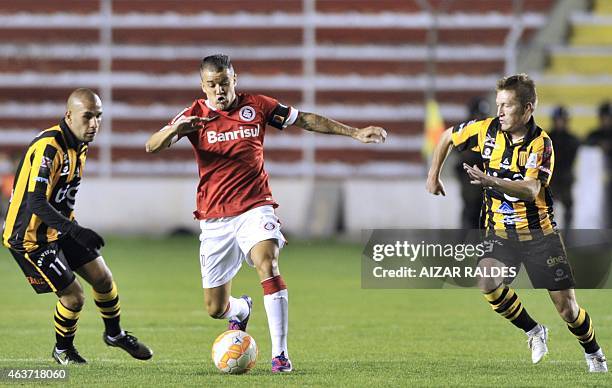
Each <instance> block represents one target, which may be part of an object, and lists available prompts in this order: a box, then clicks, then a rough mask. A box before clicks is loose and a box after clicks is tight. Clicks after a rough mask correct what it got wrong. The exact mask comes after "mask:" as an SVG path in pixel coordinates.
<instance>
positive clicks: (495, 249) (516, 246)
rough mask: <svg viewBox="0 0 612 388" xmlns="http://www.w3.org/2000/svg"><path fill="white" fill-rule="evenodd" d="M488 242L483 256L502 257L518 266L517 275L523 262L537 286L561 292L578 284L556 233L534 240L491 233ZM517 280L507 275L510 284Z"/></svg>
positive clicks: (507, 263) (532, 282) (509, 264)
mask: <svg viewBox="0 0 612 388" xmlns="http://www.w3.org/2000/svg"><path fill="white" fill-rule="evenodd" d="M485 242H486V244H485V246H487V248H489V249H487V251H486V253H485V254H484V256H483V257H482V258H485V257H490V258H493V259H496V260H499V261H501V262H502V263H503V264H504V265H506V266H507V267H511V268H515V273H517V274H518V271H519V270H520V268H521V264H523V265H524V266H525V270H526V271H527V275H528V276H529V280H531V284H532V285H533V287H534V288H545V289H547V290H551V291H558V290H566V289H568V288H573V287H574V286H575V285H576V283H575V281H574V274H573V272H572V267H571V266H570V264H569V261H568V259H567V253H566V252H565V246H564V245H563V242H562V241H561V236H559V234H558V233H556V232H555V233H552V234H549V235H546V236H543V237H540V238H537V239H534V240H530V241H513V240H507V239H503V238H500V237H497V236H491V237H488V238H486V239H485ZM513 280H514V278H506V279H504V283H506V284H509V283H511V282H512V281H513Z"/></svg>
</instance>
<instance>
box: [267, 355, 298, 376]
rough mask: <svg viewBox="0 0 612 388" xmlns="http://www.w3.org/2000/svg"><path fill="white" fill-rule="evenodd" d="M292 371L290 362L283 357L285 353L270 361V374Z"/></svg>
mask: <svg viewBox="0 0 612 388" xmlns="http://www.w3.org/2000/svg"><path fill="white" fill-rule="evenodd" d="M292 369H293V368H292V366H291V360H290V359H288V358H287V357H285V352H282V353H281V354H279V355H278V356H276V357H274V358H273V359H272V373H287V372H291V370H292Z"/></svg>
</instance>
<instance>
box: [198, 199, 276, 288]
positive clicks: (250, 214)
mask: <svg viewBox="0 0 612 388" xmlns="http://www.w3.org/2000/svg"><path fill="white" fill-rule="evenodd" d="M280 226H281V224H280V221H279V219H278V217H277V216H276V214H274V208H273V207H272V206H271V205H266V206H260V207H256V208H253V209H251V210H248V211H246V212H244V213H242V214H240V215H238V216H235V217H223V218H215V219H209V220H201V221H200V228H201V229H202V234H200V269H201V271H202V286H203V287H204V288H214V287H219V286H222V285H223V284H225V283H227V282H229V281H230V280H232V279H233V278H234V276H236V274H237V273H238V271H239V270H240V267H241V266H242V261H243V260H245V261H246V262H247V263H248V264H249V265H250V266H251V267H253V266H254V265H253V262H252V261H251V257H250V251H251V248H253V246H254V245H255V244H257V243H258V242H260V241H264V240H270V239H276V240H277V241H278V247H279V248H282V247H283V246H284V245H285V237H284V236H283V234H282V233H281V231H280Z"/></svg>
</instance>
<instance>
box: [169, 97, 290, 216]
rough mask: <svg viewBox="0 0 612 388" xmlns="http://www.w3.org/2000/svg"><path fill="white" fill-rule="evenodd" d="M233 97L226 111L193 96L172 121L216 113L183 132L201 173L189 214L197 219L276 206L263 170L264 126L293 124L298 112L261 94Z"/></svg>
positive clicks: (277, 126)
mask: <svg viewBox="0 0 612 388" xmlns="http://www.w3.org/2000/svg"><path fill="white" fill-rule="evenodd" d="M236 100H237V103H236V105H235V106H234V107H233V108H232V109H230V110H227V111H217V110H215V109H214V108H213V107H210V106H209V105H208V104H207V101H206V100H204V99H199V100H195V101H194V102H193V104H191V106H190V107H188V108H186V109H184V110H183V111H182V112H181V113H179V114H178V115H177V116H176V117H175V118H174V119H173V120H172V121H171V122H170V124H172V123H174V122H175V121H176V120H177V119H179V118H180V117H182V116H198V117H215V116H218V117H217V118H216V119H215V120H212V121H210V122H208V123H206V125H205V126H204V128H203V129H201V130H199V131H197V132H193V133H190V134H188V135H187V138H188V139H189V141H190V142H191V145H192V146H193V151H194V154H195V158H196V162H197V163H198V170H199V175H200V182H199V184H198V193H197V210H196V211H195V212H194V213H193V214H194V215H195V217H196V218H197V219H199V220H201V219H207V218H219V217H230V216H236V215H239V214H242V213H244V212H246V211H247V210H249V209H252V208H254V207H257V206H263V205H272V206H274V207H277V206H278V204H277V203H276V202H274V199H273V198H272V192H271V191H270V185H269V183H268V173H266V171H265V170H264V158H263V143H264V135H265V130H266V125H268V124H269V125H271V126H273V127H276V128H278V129H283V128H285V127H287V126H289V125H291V124H293V123H294V122H295V119H296V118H297V114H298V111H297V110H296V109H294V108H292V107H289V106H285V105H283V104H280V103H279V102H278V101H277V100H276V99H274V98H271V97H267V96H262V95H252V94H247V93H238V94H237V95H236Z"/></svg>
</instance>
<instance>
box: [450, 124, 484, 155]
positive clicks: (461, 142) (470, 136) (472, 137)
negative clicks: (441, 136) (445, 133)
mask: <svg viewBox="0 0 612 388" xmlns="http://www.w3.org/2000/svg"><path fill="white" fill-rule="evenodd" d="M491 120H492V119H486V120H480V121H476V120H472V121H466V122H463V123H461V124H457V125H455V126H454V127H453V132H452V136H451V140H452V141H453V146H455V148H457V150H458V151H465V150H468V149H472V150H474V151H481V150H482V144H483V142H484V138H485V134H486V132H487V128H489V124H490V123H491Z"/></svg>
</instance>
